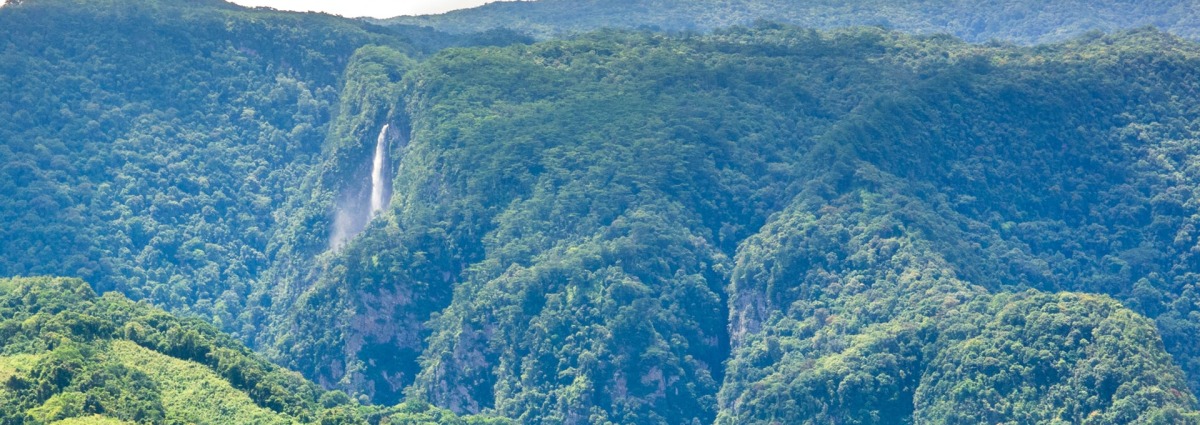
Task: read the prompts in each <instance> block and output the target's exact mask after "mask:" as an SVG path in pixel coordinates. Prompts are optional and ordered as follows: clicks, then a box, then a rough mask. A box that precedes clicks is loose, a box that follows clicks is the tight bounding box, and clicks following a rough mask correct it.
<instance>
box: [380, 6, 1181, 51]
mask: <svg viewBox="0 0 1200 425" xmlns="http://www.w3.org/2000/svg"><path fill="white" fill-rule="evenodd" d="M1197 10H1198V9H1197V5H1196V3H1195V2H1192V1H1153V2H1146V1H1135V0H1100V1H1096V0H1090V1H1089V0H1057V1H1042V0H1018V1H1004V2H969V1H950V0H808V1H792V0H694V1H672V0H537V1H511V2H495V3H491V4H488V5H485V6H482V7H478V8H474V9H466V10H458V11H453V12H449V13H446V14H442V15H430V16H400V17H396V18H393V19H389V20H386V21H384V22H386V23H391V24H407V25H420V26H429V27H433V28H437V29H440V30H444V31H449V32H455V33H470V32H474V31H481V30H487V29H497V28H507V29H512V30H516V31H520V32H524V33H528V34H531V35H535V36H538V37H542V38H546V37H555V36H562V35H565V34H572V33H580V32H586V31H594V30H597V29H602V28H621V29H654V30H663V31H710V30H713V29H719V28H724V27H728V26H732V25H750V24H753V23H755V22H757V21H760V20H767V21H772V22H780V23H790V24H794V25H799V26H804V27H809V28H823V29H829V28H844V27H851V26H878V27H884V28H888V29H895V30H900V31H905V32H914V33H923V34H934V33H945V34H953V35H955V36H958V37H961V38H963V39H966V40H970V41H988V40H992V39H999V40H1007V41H1015V42H1019V43H1039V42H1049V41H1062V40H1065V39H1067V38H1069V37H1072V36H1077V35H1080V34H1083V33H1086V32H1088V31H1095V30H1102V31H1114V30H1120V29H1132V28H1138V27H1145V26H1156V27H1159V28H1162V29H1164V30H1168V31H1171V32H1172V33H1175V34H1178V35H1181V36H1185V37H1188V38H1195V37H1197V36H1200V12H1197Z"/></svg>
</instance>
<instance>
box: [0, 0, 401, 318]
mask: <svg viewBox="0 0 1200 425" xmlns="http://www.w3.org/2000/svg"><path fill="white" fill-rule="evenodd" d="M0 21H2V23H0V26H2V27H4V28H5V31H3V32H2V33H0V46H2V47H0V49H3V52H2V53H0V56H3V59H2V60H0V63H3V65H0V67H3V70H2V71H0V72H2V73H3V74H4V75H6V76H13V78H4V79H3V81H2V82H0V85H3V88H2V89H0V93H3V94H2V95H0V96H2V97H0V116H2V117H3V118H0V140H3V141H4V143H3V144H2V145H0V153H2V154H0V158H3V160H2V161H3V162H4V165H0V167H3V169H4V170H5V171H4V172H5V176H6V177H5V178H4V179H3V181H2V183H0V185H3V188H2V189H0V191H2V192H3V193H4V194H5V196H4V197H3V198H2V201H0V202H2V205H0V217H2V220H3V221H4V222H5V223H6V225H5V226H4V227H3V229H2V230H0V238H3V239H4V240H5V241H6V243H5V244H4V245H3V248H0V249H2V250H3V254H2V255H0V275H22V274H44V273H67V274H70V275H72V276H78V277H82V278H86V279H87V280H89V281H92V282H95V284H96V285H97V286H98V287H99V288H101V289H102V290H118V291H120V292H122V293H124V294H126V295H128V296H130V297H133V298H135V299H147V300H150V301H152V302H154V303H156V304H158V305H162V306H167V307H169V308H171V309H172V310H174V311H178V312H187V313H194V314H198V315H202V316H204V317H208V318H210V319H211V320H212V321H214V322H215V323H217V324H218V325H219V326H221V327H223V328H225V329H228V330H231V331H234V332H238V333H253V326H254V324H255V320H254V318H252V317H249V316H246V309H247V305H246V302H247V295H248V294H249V293H250V292H251V289H252V287H253V285H254V284H255V280H256V278H257V275H258V274H259V273H260V270H262V269H265V268H266V266H267V264H268V256H269V252H268V247H267V241H268V239H269V237H270V235H271V233H272V232H273V230H274V228H275V226H276V224H275V223H276V219H275V218H274V217H273V213H274V211H275V210H276V209H277V208H278V207H279V206H280V205H282V204H283V202H284V200H285V199H286V198H287V197H288V195H289V192H291V191H293V190H295V189H296V186H297V184H296V182H298V181H299V178H300V177H301V176H303V175H304V174H306V173H307V172H308V171H307V170H308V169H309V168H310V167H311V166H312V164H313V163H314V162H315V157H316V155H317V154H318V153H319V148H320V146H321V144H322V142H323V140H324V136H325V134H324V133H325V131H326V127H327V123H328V121H329V119H330V116H331V115H333V110H334V109H335V107H336V102H337V91H338V86H337V84H338V78H339V76H340V74H341V70H342V68H343V67H344V66H345V64H346V63H347V61H348V59H349V56H350V55H351V54H352V53H353V52H354V50H356V49H357V48H358V47H359V46H361V45H363V44H366V43H371V42H376V43H389V44H393V45H398V43H399V42H397V41H395V40H392V39H390V38H388V37H385V36H383V35H381V34H375V33H371V32H368V31H366V30H364V29H363V28H362V26H361V25H358V24H355V23H353V22H350V21H346V20H341V19H337V18H334V17H330V16H323V15H300V14H282V13H274V12H248V11H245V10H244V9H241V8H237V7H233V6H232V5H227V4H225V3H223V2H201V3H197V2H190V1H108V2H73V1H51V0H44V1H36V0H35V1H26V2H22V3H20V4H15V5H8V6H6V7H4V8H3V9H0Z"/></svg>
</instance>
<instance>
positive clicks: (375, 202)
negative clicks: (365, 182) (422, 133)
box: [367, 124, 389, 220]
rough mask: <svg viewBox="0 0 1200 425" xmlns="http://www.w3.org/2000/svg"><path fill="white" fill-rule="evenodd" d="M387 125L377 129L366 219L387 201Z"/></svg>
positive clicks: (373, 216)
mask: <svg viewBox="0 0 1200 425" xmlns="http://www.w3.org/2000/svg"><path fill="white" fill-rule="evenodd" d="M388 127H389V125H388V124H384V125H383V129H381V130H379V139H378V141H376V143H375V161H374V162H373V163H372V165H371V209H370V210H368V213H367V219H368V220H370V219H372V218H375V216H376V215H378V214H379V211H381V210H383V207H384V203H385V202H387V199H386V198H387V176H385V175H384V174H385V172H384V169H385V168H387V139H388Z"/></svg>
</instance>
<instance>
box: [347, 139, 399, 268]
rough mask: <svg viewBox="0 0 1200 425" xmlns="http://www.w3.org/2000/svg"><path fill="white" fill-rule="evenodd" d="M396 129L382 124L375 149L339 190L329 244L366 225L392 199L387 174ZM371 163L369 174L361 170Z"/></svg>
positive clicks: (349, 235) (353, 234) (360, 229)
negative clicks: (355, 182) (356, 182)
mask: <svg viewBox="0 0 1200 425" xmlns="http://www.w3.org/2000/svg"><path fill="white" fill-rule="evenodd" d="M397 133H398V132H397V131H395V130H394V129H392V127H391V125H389V124H384V125H383V128H381V129H380V130H379V136H378V137H376V139H375V151H374V152H375V153H374V155H373V156H372V157H371V160H370V162H367V163H365V164H363V165H364V166H361V167H359V168H358V170H359V171H358V172H356V173H354V174H353V176H354V177H352V180H353V181H359V182H361V183H359V184H350V185H347V187H346V188H345V189H344V190H343V191H342V194H341V196H340V198H339V199H338V201H337V205H336V206H335V207H334V216H333V229H331V232H330V235H329V248H330V249H333V250H337V249H339V248H341V247H342V245H345V244H346V242H347V241H349V240H350V239H351V238H353V237H355V236H357V235H358V234H359V233H361V232H362V231H363V229H365V228H366V227H367V223H370V222H371V220H372V219H374V218H375V217H376V216H378V215H379V213H380V212H382V211H383V209H384V207H386V206H387V204H388V202H389V201H390V200H391V196H392V194H391V176H390V175H388V149H389V147H390V146H389V145H390V142H391V141H392V139H393V138H396V137H397V136H398V134H397ZM399 136H401V137H403V136H402V135H399ZM367 165H369V166H370V168H369V169H370V175H369V178H368V176H367V175H366V174H365V173H364V171H366V170H367V169H368V168H367V167H366V166H367Z"/></svg>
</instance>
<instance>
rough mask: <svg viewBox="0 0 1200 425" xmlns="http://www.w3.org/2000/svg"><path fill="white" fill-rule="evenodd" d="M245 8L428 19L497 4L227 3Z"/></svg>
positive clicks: (385, 0) (371, 0)
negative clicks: (260, 7) (256, 7)
mask: <svg viewBox="0 0 1200 425" xmlns="http://www.w3.org/2000/svg"><path fill="white" fill-rule="evenodd" d="M227 1H230V2H233V3H237V4H240V5H242V6H251V7H254V6H268V7H273V8H276V9H279V10H295V11H300V12H325V13H331V14H334V15H342V16H345V17H347V18H357V17H360V16H370V17H372V18H391V17H393V16H400V15H428V14H433V13H442V12H448V11H451V10H455V9H465V8H468V7H475V6H479V5H481V4H484V3H491V2H492V1H495V0H227Z"/></svg>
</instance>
